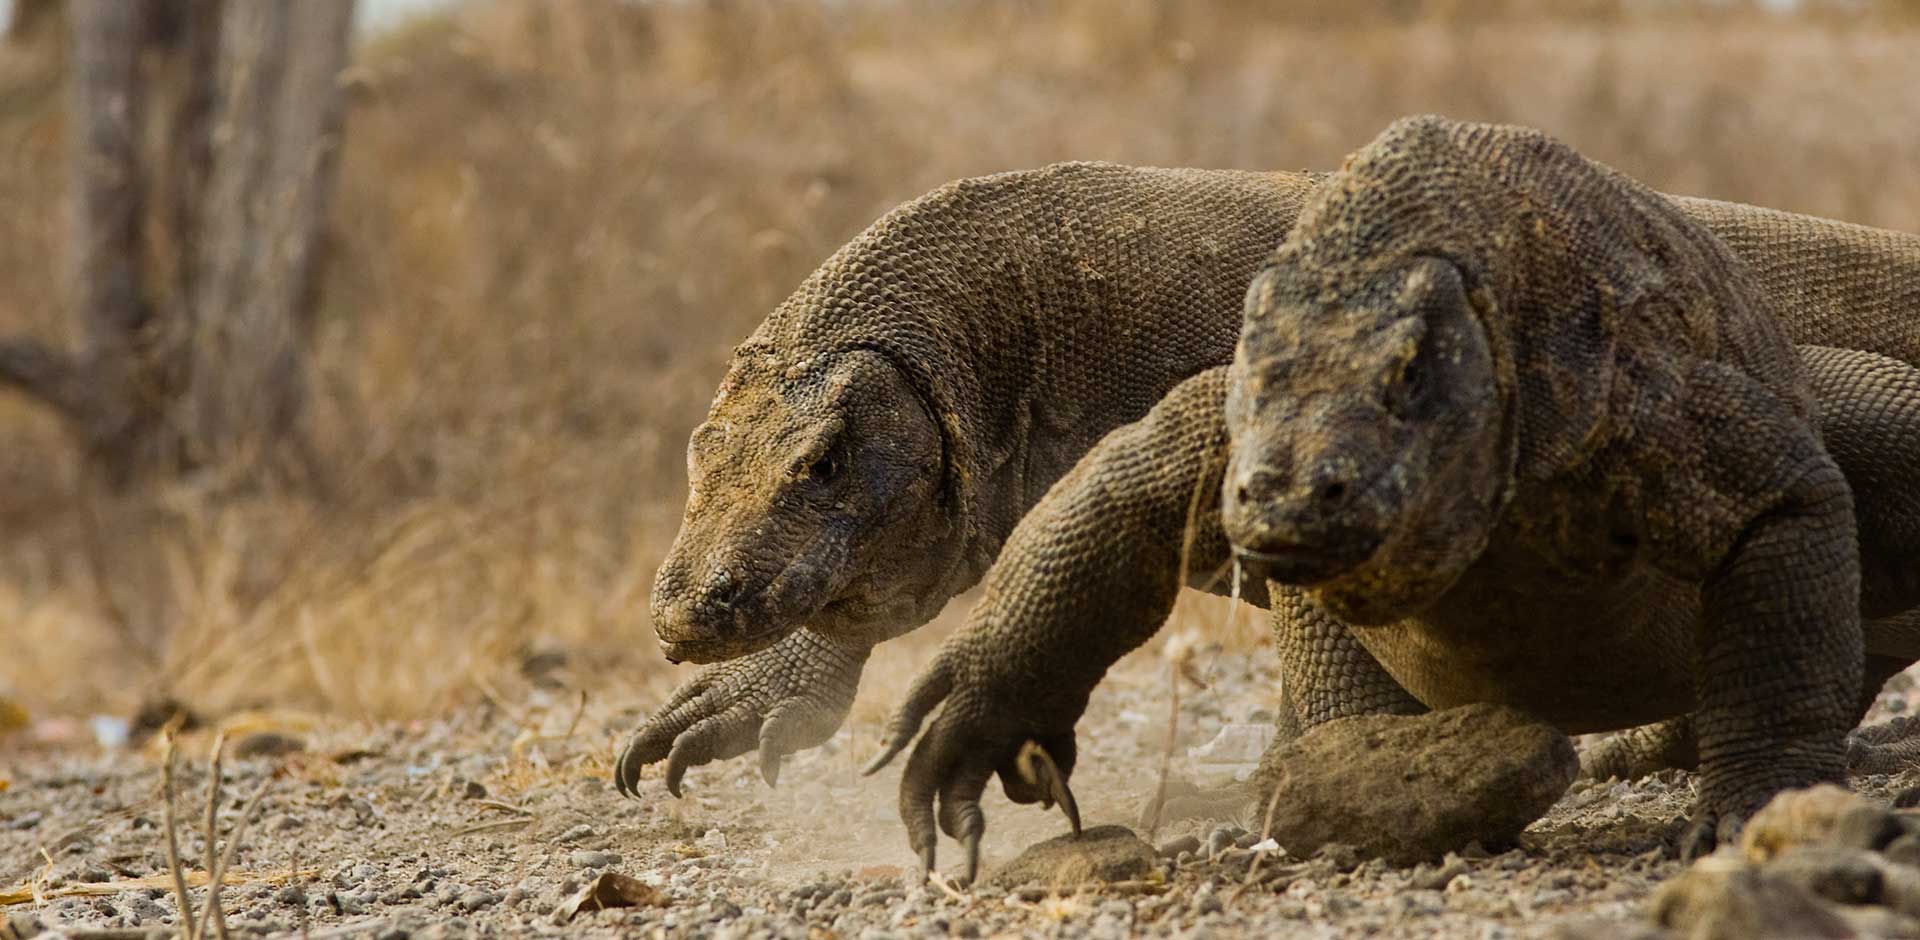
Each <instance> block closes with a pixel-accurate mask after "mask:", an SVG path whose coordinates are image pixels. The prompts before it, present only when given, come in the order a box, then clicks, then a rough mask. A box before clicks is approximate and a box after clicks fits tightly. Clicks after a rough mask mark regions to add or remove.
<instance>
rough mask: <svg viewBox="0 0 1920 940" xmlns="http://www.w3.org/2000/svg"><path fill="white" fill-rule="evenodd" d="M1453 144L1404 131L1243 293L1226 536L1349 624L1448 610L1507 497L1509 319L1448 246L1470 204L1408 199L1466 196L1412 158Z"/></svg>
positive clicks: (1366, 158) (1329, 195)
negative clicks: (1451, 592)
mask: <svg viewBox="0 0 1920 940" xmlns="http://www.w3.org/2000/svg"><path fill="white" fill-rule="evenodd" d="M1443 130H1444V129H1443V128H1440V127H1437V126H1436V124H1435V122H1434V119H1420V120H1413V121H1406V122H1402V123H1401V124H1399V125H1396V126H1395V128H1394V129H1392V130H1390V131H1389V132H1388V133H1387V134H1386V135H1383V137H1382V138H1381V139H1380V140H1378V141H1376V142H1375V144H1373V145H1371V146H1370V148H1369V149H1367V150H1363V151H1361V152H1360V153H1359V154H1356V155H1355V156H1354V157H1353V158H1350V160H1349V162H1348V165H1347V166H1346V167H1345V168H1343V169H1342V171H1341V173H1340V174H1338V175H1336V176H1335V177H1333V178H1331V179H1329V180H1328V181H1327V182H1326V183H1325V184H1323V186H1322V188H1321V189H1320V190H1319V191H1318V192H1317V193H1316V194H1315V196H1314V198H1313V199H1311V200H1310V201H1309V203H1308V205H1307V207H1306V209H1305V210H1304V211H1303V213H1302V215H1301V219H1300V222H1299V224H1298V225H1297V226H1296V227H1295V228H1294V230H1293V232H1292V233H1291V234H1290V235H1289V236H1288V238H1287V240H1286V241H1285V242H1283V243H1282V245H1281V247H1280V249H1279V250H1278V251H1277V252H1275V254H1274V255H1273V257H1272V258H1271V259H1270V261H1269V263H1268V265H1267V266H1266V267H1265V268H1264V269H1263V270H1262V271H1261V273H1260V274H1259V275H1257V276H1256V277H1255V278H1254V280H1253V283H1252V285H1251V286H1250V287H1249V289H1248V293H1247V302H1246V319H1245V323H1244V325H1243V328H1242V333H1241V337H1240V345H1239V347H1238V348H1237V349H1236V351H1235V356H1234V362H1233V367H1232V373H1231V377H1232V380H1231V382H1230V384H1229V388H1230V391H1229V393H1228V398H1227V403H1226V419H1227V427H1228V430H1229V431H1230V433H1231V434H1232V448H1231V457H1230V463H1229V466H1228V469H1227V473H1226V477H1225V480H1224V483H1223V486H1222V494H1221V498H1222V503H1221V510H1222V523H1223V525H1224V527H1225V530H1226V534H1227V536H1228V538H1229V539H1231V541H1232V542H1233V544H1234V546H1235V548H1236V552H1237V554H1238V556H1239V557H1240V558H1241V560H1242V561H1243V562H1244V563H1247V564H1249V565H1250V566H1251V567H1253V568H1255V569H1256V570H1259V571H1261V572H1262V573H1265V574H1267V575H1268V576H1269V577H1272V578H1273V579H1275V580H1278V581H1281V582H1285V583H1291V584H1299V585H1304V586H1308V587H1310V588H1311V589H1312V590H1313V592H1314V594H1315V596H1316V597H1317V598H1318V599H1319V600H1320V601H1321V602H1322V603H1324V604H1326V605H1327V606H1328V607H1329V609H1331V610H1332V611H1333V612H1334V613H1336V614H1337V615H1339V616H1341V617H1343V618H1345V619H1347V620H1348V621H1349V622H1353V623H1360V624H1367V623H1380V622H1385V621H1392V620H1395V619H1398V618H1399V617H1402V616H1405V615H1406V614H1408V613H1410V612H1412V611H1414V610H1418V609H1419V608H1421V607H1424V606H1425V605H1426V604H1427V603H1430V602H1431V601H1433V600H1434V599H1436V598H1437V597H1438V596H1439V595H1440V594H1441V593H1443V592H1444V591H1445V590H1446V589H1447V588H1448V587H1450V586H1451V585H1452V584H1453V583H1454V581H1456V580H1457V579H1458V578H1459V577H1460V575H1461V574H1462V573H1463V572H1464V571H1465V570H1466V568H1467V567H1468V566H1469V565H1470V564H1472V562H1473V561H1474V559H1475V558H1477V557H1478V555H1479V554H1480V552H1481V551H1482V550H1483V549H1484V548H1485V547H1486V545H1487V543H1488V540H1489V539H1490V537H1491V534H1492V531H1493V527H1494V525H1495V523H1496V521H1497V519H1498V517H1499V514H1500V511H1501V509H1502V507H1503V506H1504V504H1505V501H1506V499H1507V497H1508V494H1509V493H1511V491H1512V481H1513V474H1514V469H1513V467H1514V463H1513V460H1514V451H1513V438H1512V419H1511V416H1512V414H1513V410H1512V398H1513V396H1512V395H1511V393H1510V391H1509V390H1510V389H1511V388H1512V387H1513V381H1512V378H1511V371H1510V370H1511V366H1510V365H1509V364H1507V357H1506V356H1505V354H1504V353H1503V349H1504V340H1503V339H1502V337H1503V335H1504V334H1503V332H1502V331H1501V330H1500V329H1499V328H1498V326H1497V324H1498V322H1499V321H1498V319H1497V315H1498V310H1497V305H1496V304H1495V302H1494V301H1493V300H1492V299H1491V295H1490V292H1489V291H1487V290H1485V289H1483V288H1479V287H1477V286H1476V284H1475V280H1474V274H1473V272H1475V271H1477V270H1479V267H1480V266H1479V264H1478V259H1470V260H1462V259H1463V258H1465V257H1466V256H1464V255H1460V254H1456V253H1453V252H1450V251H1449V250H1448V249H1449V248H1450V247H1451V246H1452V245H1453V243H1454V240H1453V238H1451V237H1450V234H1449V233H1450V232H1452V231H1458V230H1459V229H1456V228H1455V226H1456V225H1462V224H1464V226H1466V227H1471V226H1472V225H1473V224H1474V223H1475V222H1477V221H1478V220H1477V219H1474V218H1472V215H1473V212H1474V207H1473V206H1465V207H1462V206H1459V205H1452V204H1449V203H1448V202H1447V201H1446V200H1441V199H1432V200H1415V201H1417V202H1420V203H1422V204H1421V205H1415V206H1409V205H1407V203H1408V200H1406V199H1405V198H1403V196H1404V193H1405V191H1406V189H1407V188H1409V184H1407V182H1406V181H1407V180H1409V179H1412V180H1416V181H1417V182H1414V183H1412V184H1411V186H1412V188H1415V189H1417V188H1418V187H1420V186H1423V185H1428V184H1435V185H1448V184H1451V183H1453V180H1452V178H1450V177H1448V178H1446V179H1445V180H1444V181H1438V180H1435V179H1433V178H1428V177H1424V176H1422V175H1421V173H1422V172H1423V170H1421V169H1420V168H1419V166H1416V167H1415V168H1414V169H1413V170H1411V171H1409V170H1408V166H1409V161H1408V160H1407V159H1406V156H1405V154H1404V153H1403V152H1402V151H1403V150H1411V149H1412V148H1415V147H1427V148H1430V149H1431V148H1432V147H1433V146H1434V145H1433V137H1434V136H1435V134H1436V133H1440V132H1442V131H1443ZM1461 213H1464V214H1465V215H1466V216H1467V218H1465V219H1464V220H1459V221H1455V220H1453V219H1451V217H1452V216H1453V215H1456V214H1461Z"/></svg>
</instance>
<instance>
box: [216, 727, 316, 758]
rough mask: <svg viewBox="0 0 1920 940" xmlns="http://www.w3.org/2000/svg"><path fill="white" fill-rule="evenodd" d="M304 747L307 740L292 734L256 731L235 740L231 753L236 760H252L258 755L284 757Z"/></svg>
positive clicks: (304, 748)
mask: <svg viewBox="0 0 1920 940" xmlns="http://www.w3.org/2000/svg"><path fill="white" fill-rule="evenodd" d="M306 749H307V742H305V741H302V740H301V739H299V738H296V737H294V736H293V735H290V734H281V733H280V732H278V731H256V732H254V733H252V734H249V735H247V736H246V737H244V738H241V739H240V740H238V741H235V742H234V744H233V750H232V752H231V753H232V754H233V757H234V759H236V760H252V759H254V758H259V757H285V756H287V755H288V754H298V753H299V752H301V751H304V750H306Z"/></svg>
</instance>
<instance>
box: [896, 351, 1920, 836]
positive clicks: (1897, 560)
mask: <svg viewBox="0 0 1920 940" xmlns="http://www.w3.org/2000/svg"><path fill="white" fill-rule="evenodd" d="M1802 356H1803V361H1805V363H1806V364H1807V366H1808V368H1809V370H1810V372H1811V374H1812V378H1813V386H1814V388H1815V390H1816V391H1817V392H1818V393H1819V394H1821V395H1822V396H1823V397H1822V414H1823V424H1822V431H1823V434H1824V435H1825V437H1826V440H1827V444H1828V446H1829V448H1830V449H1831V451H1832V453H1834V454H1835V456H1836V459H1837V460H1838V461H1839V462H1840V465H1841V468H1842V470H1843V471H1844V472H1846V473H1847V474H1848V476H1849V479H1850V481H1853V484H1854V491H1855V500H1856V503H1857V504H1858V506H1859V514H1860V517H1861V518H1862V519H1863V520H1865V521H1866V522H1867V524H1866V525H1863V526H1862V529H1861V531H1862V540H1863V545H1862V551H1863V554H1865V555H1869V556H1871V558H1870V561H1869V563H1868V564H1866V565H1864V566H1863V567H1864V569H1865V570H1866V571H1867V573H1868V576H1869V578H1870V579H1871V583H1869V584H1868V585H1867V587H1866V591H1867V593H1868V594H1869V596H1878V597H1882V598H1885V599H1886V601H1885V602H1886V603H1897V602H1899V599H1900V597H1901V594H1900V592H1901V591H1911V589H1912V583H1913V582H1912V580H1911V577H1912V575H1913V571H1912V562H1913V560H1914V559H1916V558H1920V537H1916V536H1915V534H1914V533H1915V532H1916V531H1920V530H1917V529H1916V528H1915V527H1914V525H1913V523H1914V521H1916V520H1920V461H1915V460H1902V459H1898V458H1900V457H1903V456H1905V453H1906V452H1908V451H1912V450H1913V449H1914V448H1915V447H1916V446H1920V445H1915V444H1913V443H1912V442H1916V441H1920V370H1914V369H1912V368H1910V367H1908V366H1905V365H1904V364H1902V363H1898V362H1895V361H1893V360H1889V359H1885V358H1884V357H1880V356H1875V355H1873V354H1871V353H1858V352H1853V351H1850V350H1830V349H1824V348H1818V347H1802ZM1226 385H1227V381H1226V370H1225V369H1224V368H1219V369H1214V370H1210V371H1208V372H1203V373H1201V374H1199V375H1197V376H1195V377H1194V378H1192V379H1189V380H1187V381H1186V382H1184V383H1182V384H1181V385H1180V386H1178V387H1177V388H1176V389H1175V390H1174V391H1173V392H1172V393H1170V394H1169V395H1168V397H1167V399H1166V400H1165V401H1163V402H1162V403H1161V404H1160V405H1159V406H1158V407H1156V408H1155V409H1154V410H1153V412H1152V413H1151V414H1149V415H1148V416H1147V417H1146V418H1144V419H1143V420H1141V421H1140V422H1138V423H1137V424H1134V425H1129V426H1126V427H1123V428H1121V429H1119V430H1117V431H1115V432H1114V433H1113V434H1111V435H1109V436H1108V437H1107V438H1106V439H1105V440H1103V441H1101V443H1100V444H1099V445H1098V446H1096V447H1095V448H1094V450H1093V451H1091V452H1090V453H1089V454H1088V455H1087V457H1086V458H1085V459H1083V460H1082V461H1081V462H1080V464H1079V465H1078V466H1076V467H1075V468H1074V470H1073V472H1072V473H1070V474H1069V475H1068V476H1067V477H1066V478H1065V479H1063V480H1062V481H1061V482H1060V483H1059V484H1057V485H1056V486H1055V487H1054V488H1053V490H1052V491H1050V492H1049V493H1048V495H1047V497H1046V498H1045V499H1044V500H1043V501H1042V502H1041V503H1040V504H1039V506H1038V507H1036V509H1035V510H1034V511H1033V512H1032V513H1031V514H1030V515H1028V516H1027V517H1026V519H1025V520H1023V522H1022V523H1021V525H1020V527H1019V528H1018V529H1016V530H1015V532H1014V535H1013V537H1012V538H1011V539H1010V541H1009V542H1008V544H1007V549H1006V551H1005V553H1004V554H1003V555H1002V557H1001V559H1000V562H999V563H998V564H996V565H995V567H994V569H993V570H992V572H991V573H990V574H989V575H988V582H987V590H986V593H985V596H984V598H983V599H982V601H981V603H980V605H979V606H977V607H976V608H975V609H974V611H973V612H972V614H971V616H970V617H969V620H968V628H967V629H965V630H963V631H961V632H959V633H956V634H955V635H954V636H953V637H952V639H951V640H949V642H948V644H947V646H946V647H945V648H943V649H942V650H941V652H940V654H939V655H938V656H937V657H936V659H935V661H934V663H933V664H932V665H931V666H929V667H928V669H927V670H926V671H925V672H923V673H922V675H921V678H920V680H919V681H918V682H917V683H916V684H915V686H914V688H913V689H912V690H911V691H910V692H909V694H908V696H907V698H906V701H905V703H904V704H903V705H902V706H901V708H900V710H899V712H898V713H897V714H896V716H895V717H894V719H893V720H892V721H891V722H890V724H889V726H888V729H887V734H886V740H885V749H884V750H883V752H882V753H881V755H880V756H879V757H878V758H877V759H876V760H875V761H874V762H873V764H872V765H871V767H870V768H869V772H872V771H873V770H877V769H878V768H879V767H881V766H884V765H885V764H886V763H887V762H888V761H889V760H891V759H892V758H893V757H894V756H895V755H897V754H898V753H899V752H900V751H901V750H902V749H904V748H905V747H906V746H907V745H908V744H909V743H911V742H912V741H913V737H914V735H915V734H916V733H918V731H919V729H920V727H921V725H922V723H923V722H924V721H925V719H926V717H927V716H928V715H929V714H930V713H932V711H933V710H934V708H935V707H937V706H939V705H940V704H941V703H942V702H943V701H945V702H946V708H945V710H944V711H943V712H942V713H941V715H940V717H938V718H936V719H935V720H934V723H933V725H932V727H931V728H929V729H928V731H927V734H926V735H925V736H924V737H923V738H922V739H921V741H920V743H919V744H918V745H916V746H915V747H914V751H913V755H912V757H911V758H910V759H909V762H908V766H907V770H906V774H905V776H904V778H903V780H902V785H901V813H902V816H903V818H904V819H905V820H906V822H907V826H908V832H909V840H910V843H911V844H912V846H913V847H914V849H915V851H916V852H918V853H919V854H920V856H921V859H922V862H923V864H925V865H927V866H928V867H931V865H932V863H933V858H934V844H935V840H936V835H935V826H936V823H937V825H938V828H939V831H941V832H946V833H947V834H948V835H949V836H952V837H954V838H957V839H959V840H960V841H961V842H962V844H963V846H965V848H966V850H967V852H968V859H969V865H970V868H969V871H970V872H971V870H972V868H971V866H972V864H973V862H974V858H975V855H976V853H977V848H978V843H979V838H980V835H981V833H982V832H983V831H984V827H985V819H984V816H983V815H982V814H981V811H980V807H979V797H980V794H981V793H982V792H983V791H984V788H985V785H986V781H987V779H988V778H989V777H991V776H992V775H993V774H994V773H995V772H999V773H1000V775H1001V779H1002V785H1003V787H1004V788H1005V789H1006V791H1007V795H1008V796H1009V797H1010V798H1012V799H1014V800H1015V801H1016V802H1035V801H1041V800H1044V799H1046V798H1047V795H1046V794H1045V793H1044V792H1043V791H1041V790H1039V789H1036V788H1035V787H1033V786H1031V785H1029V784H1027V783H1026V782H1025V781H1023V780H1022V779H1021V777H1020V776H1019V775H1018V774H1017V773H1016V772H1015V769H1014V756H1015V753H1017V749H1018V747H1019V746H1020V745H1021V744H1022V743H1023V742H1024V741H1026V740H1034V741H1037V742H1039V743H1041V744H1042V745H1043V746H1045V747H1046V748H1048V749H1049V751H1050V752H1051V753H1052V756H1053V757H1054V759H1055V761H1056V762H1057V763H1058V765H1059V766H1060V768H1061V770H1062V773H1063V774H1070V773H1071V771H1072V767H1073V758H1074V753H1075V749H1074V744H1073V730H1072V729H1073V724H1074V722H1075V721H1077V719H1078V717H1079V715H1080V713H1081V711H1082V710H1083V709H1084V708H1085V704H1086V697H1087V694H1088V693H1089V692H1090V691H1091V689H1092V688H1093V686H1094V685H1095V684H1097V683H1098V681H1099V679H1100V677H1101V676H1103V675H1104V674H1105V672H1106V669H1107V667H1108V666H1110V665H1111V664H1112V663H1113V662H1114V661H1117V660H1118V659H1119V658H1120V657H1121V656H1122V655H1124V654H1125V653H1126V652H1127V651H1129V650H1131V649H1133V648H1135V647H1137V646H1139V645H1140V644H1142V643H1144V642H1145V641H1146V640H1147V639H1148V638H1149V637H1151V636H1152V635H1153V633H1154V632H1156V631H1157V630H1158V629H1159V627H1160V625H1161V623H1162V622H1163V621H1164V620H1165V618H1166V616H1167V614H1168V613H1169V612H1170V611H1171V610H1172V608H1173V603H1174V598H1175V595H1177V594H1178V592H1179V589H1180V586H1181V581H1182V579H1181V578H1179V577H1176V575H1175V571H1176V569H1178V568H1179V566H1180V561H1181V559H1182V558H1183V557H1184V558H1185V560H1186V578H1185V580H1186V581H1188V582H1189V583H1195V585H1196V586H1202V587H1206V586H1209V585H1207V584H1206V583H1205V581H1204V580H1203V579H1208V578H1209V577H1210V575H1211V574H1212V573H1214V572H1217V571H1218V570H1219V569H1220V568H1221V567H1222V566H1223V565H1224V564H1226V563H1227V561H1228V559H1229V549H1228V546H1227V543H1226V540H1225V537H1224V535H1223V534H1222V532H1221V528H1220V516H1219V506H1218V493H1219V488H1220V482H1221V475H1222V472H1223V468H1224V462H1225V456H1226V452H1225V448H1226V441H1227V432H1226V428H1225V426H1224V422H1223V417H1222V414H1221V408H1222V405H1223V403H1224V400H1225V395H1226ZM1889 455H1891V456H1889ZM1196 493H1197V494H1199V497H1198V498H1197V499H1196V498H1195V494H1196ZM1883 558H1884V559H1887V562H1886V563H1882V559H1883ZM1902 563H1904V564H1902ZM1269 598H1271V599H1272V608H1273V617H1274V640H1275V647H1276V650H1277V652H1278V654H1279V657H1280V663H1281V672H1282V677H1283V679H1282V683H1283V689H1284V691H1285V693H1286V699H1287V702H1286V703H1285V705H1284V706H1283V707H1286V708H1289V709H1291V711H1292V713H1293V718H1294V719H1295V723H1296V724H1297V726H1298V727H1300V728H1310V727H1313V726H1314V725H1317V724H1320V723H1322V722H1325V721H1328V720H1332V719H1334V718H1341V717H1348V716H1353V715H1365V714H1386V713H1393V714H1408V713H1416V712H1418V711H1421V710H1424V708H1425V706H1424V705H1422V704H1421V703H1420V702H1419V701H1418V700H1417V699H1415V698H1414V697H1413V696H1411V695H1409V694H1408V693H1407V692H1406V691H1405V690H1404V689H1402V688H1401V687H1400V685H1399V684H1398V683H1396V682H1395V681H1394V680H1393V678H1392V677H1391V676H1389V675H1388V674H1387V672H1386V671H1385V670H1384V669H1383V668H1381V666H1380V665H1379V664H1378V663H1377V662H1376V661H1375V660H1374V659H1373V657H1372V655H1371V654H1369V653H1368V652H1367V651H1366V650H1365V649H1364V648H1363V647H1361V646H1360V644H1359V643H1358V642H1357V641H1355V640H1354V638H1353V637H1352V635H1351V634H1350V632H1349V631H1348V628H1347V627H1346V626H1345V625H1344V624H1342V623H1341V622H1340V621H1339V620H1337V619H1336V618H1333V617H1330V616H1328V615H1327V614H1326V613H1325V612H1323V611H1321V610H1319V609H1318V608H1317V607H1315V606H1314V605H1313V603H1312V602H1311V601H1310V600H1308V599H1307V598H1306V596H1305V595H1304V594H1302V593H1301V592H1299V591H1297V590H1292V589H1288V588H1285V587H1283V586H1280V585H1270V586H1269V590H1268V591H1257V590H1256V591H1253V592H1249V595H1248V599H1249V600H1250V601H1252V602H1254V603H1257V604H1262V605H1263V606H1265V602H1267V601H1268V599H1269ZM1015 635H1018V636H1020V637H1021V638H1022V639H1021V641H1020V642H1019V643H1014V642H1012V641H1011V638H1012V637H1013V636H1015ZM1868 642H1869V646H1870V648H1871V649H1875V650H1890V651H1893V652H1879V653H1876V654H1874V655H1873V656H1872V657H1870V659H1869V664H1868V670H1867V674H1868V677H1869V679H1870V680H1871V681H1873V682H1874V685H1873V688H1875V689H1877V688H1878V685H1879V683H1882V682H1884V681H1885V679H1886V678H1887V677H1888V676H1890V675H1891V674H1892V673H1893V672H1897V671H1899V668H1903V667H1904V666H1906V665H1908V664H1911V663H1912V662H1914V661H1915V660H1920V611H1914V612H1910V613H1907V614H1903V615H1899V616H1894V617H1888V618H1883V619H1881V620H1877V621H1872V622H1870V624H1869V640H1868ZM1016 649H1017V650H1019V653H1018V655H1009V654H1010V653H1012V652H1013V651H1014V650H1016ZM1900 730H1902V731H1905V730H1906V729H1905V727H1904V726H1903V727H1902V728H1901V729H1900ZM1676 732H1679V734H1678V735H1676ZM1916 739H1920V729H1916V730H1914V731H1913V733H1912V737H1907V736H1904V735H1902V736H1898V737H1895V736H1890V735H1888V734H1886V733H1884V732H1876V731H1874V730H1873V729H1865V730H1864V731H1862V732H1858V733H1856V734H1855V735H1854V736H1853V737H1852V738H1851V739H1850V741H1849V755H1850V761H1849V762H1850V765H1851V767H1852V768H1853V769H1854V771H1855V772H1884V771H1883V770H1877V769H1876V768H1881V767H1885V766H1888V765H1889V764H1891V763H1893V762H1896V761H1900V762H1905V761H1911V760H1913V759H1920V740H1916ZM1612 740H1613V741H1627V742H1645V743H1642V744H1640V745H1639V746H1640V747H1641V750H1640V751H1637V752H1633V753H1631V754H1628V755H1627V756H1628V758H1629V759H1634V758H1642V759H1654V760H1659V761H1663V762H1662V763H1660V764H1659V766H1658V767H1653V768H1652V769H1661V768H1663V767H1667V766H1681V765H1685V766H1691V765H1692V764H1693V763H1694V762H1695V761H1696V760H1697V758H1695V757H1693V756H1692V750H1693V746H1692V740H1693V739H1692V729H1691V724H1690V723H1689V722H1688V720H1687V719H1685V718H1680V719H1674V720H1672V721H1668V722H1662V723H1659V724H1656V725H1649V726H1645V727H1643V728H1638V729H1634V730H1633V731H1630V732H1626V733H1623V734H1622V735H1620V736H1618V737H1616V738H1614V739H1612ZM1676 742H1677V743H1676ZM1603 759H1614V758H1603ZM936 798H937V800H938V812H937V814H936V813H934V812H933V807H934V805H935V800H936Z"/></svg>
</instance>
